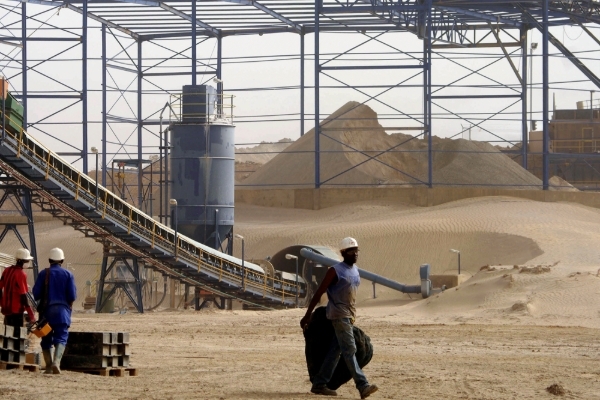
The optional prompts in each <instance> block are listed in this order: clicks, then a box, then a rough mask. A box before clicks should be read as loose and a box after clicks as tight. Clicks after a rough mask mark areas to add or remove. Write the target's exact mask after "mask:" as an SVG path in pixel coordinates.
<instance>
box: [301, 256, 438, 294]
mask: <svg viewBox="0 0 600 400" xmlns="http://www.w3.org/2000/svg"><path fill="white" fill-rule="evenodd" d="M300 254H301V255H302V257H305V258H307V259H309V260H312V261H314V262H317V263H319V264H323V265H327V266H328V267H331V266H333V265H335V264H337V263H339V260H335V259H333V258H329V257H325V256H323V255H321V254H317V253H315V252H314V251H312V250H311V249H307V248H303V249H301V250H300ZM429 271H430V268H429V264H423V265H421V267H420V270H419V273H420V276H421V285H405V284H402V283H400V282H396V281H393V280H391V279H388V278H385V277H383V276H381V275H377V274H374V273H373V272H369V271H365V270H364V269H360V268H359V269H358V273H359V274H360V277H361V278H363V279H366V280H369V281H371V282H374V283H377V284H380V285H382V286H385V287H389V288H390V289H394V290H397V291H399V292H402V293H417V294H421V295H422V296H423V298H424V299H426V298H427V297H429V296H430V295H431V294H433V293H434V291H433V290H432V287H431V280H430V279H429ZM444 289H445V288H442V290H444ZM438 291H440V290H436V291H435V292H438Z"/></svg>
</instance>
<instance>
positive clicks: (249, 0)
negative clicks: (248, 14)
mask: <svg viewBox="0 0 600 400" xmlns="http://www.w3.org/2000/svg"><path fill="white" fill-rule="evenodd" d="M222 1H224V2H226V3H235V4H240V5H243V6H251V7H254V8H256V9H258V10H261V11H262V12H264V13H265V14H268V15H270V16H271V17H273V18H275V19H278V20H279V21H281V22H283V23H285V24H287V25H289V26H291V27H292V28H293V29H294V31H295V32H297V33H300V32H302V25H299V24H297V23H295V22H294V21H292V20H291V19H289V18H286V17H284V16H283V15H281V14H279V13H277V12H275V11H273V10H271V9H270V8H268V7H266V6H264V5H263V4H260V3H259V2H257V1H254V0H222Z"/></svg>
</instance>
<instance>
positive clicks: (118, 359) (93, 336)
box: [61, 332, 130, 369]
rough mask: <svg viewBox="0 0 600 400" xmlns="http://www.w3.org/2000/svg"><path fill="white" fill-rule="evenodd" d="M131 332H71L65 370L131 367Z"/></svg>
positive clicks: (66, 352)
mask: <svg viewBox="0 0 600 400" xmlns="http://www.w3.org/2000/svg"><path fill="white" fill-rule="evenodd" d="M129 356H130V350H129V332H112V333H111V332H69V340H68V342H67V347H66V349H65V354H64V356H63V358H62V362H61V367H62V368H63V369H97V368H113V367H117V368H118V367H123V368H127V367H129Z"/></svg>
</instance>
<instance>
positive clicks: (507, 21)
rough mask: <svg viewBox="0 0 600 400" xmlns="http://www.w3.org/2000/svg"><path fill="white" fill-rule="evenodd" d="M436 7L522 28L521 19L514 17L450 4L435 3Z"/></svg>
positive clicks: (440, 9)
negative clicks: (449, 5) (516, 19)
mask: <svg viewBox="0 0 600 400" xmlns="http://www.w3.org/2000/svg"><path fill="white" fill-rule="evenodd" d="M433 8H434V9H436V10H439V11H446V12H451V13H455V14H461V15H464V16H467V17H473V18H477V19H480V20H482V21H488V22H494V23H497V24H498V23H501V24H505V25H509V26H513V27H515V28H521V25H522V23H521V22H519V21H515V20H512V19H507V18H502V17H500V16H498V15H489V14H484V13H480V12H477V11H470V10H465V9H463V8H458V7H448V6H441V5H434V6H433Z"/></svg>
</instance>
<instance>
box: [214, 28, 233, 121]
mask: <svg viewBox="0 0 600 400" xmlns="http://www.w3.org/2000/svg"><path fill="white" fill-rule="evenodd" d="M216 72H217V79H218V80H219V82H217V108H218V113H219V114H220V115H221V114H223V82H222V80H223V77H222V76H223V38H222V37H221V35H219V36H218V37H217V71H216ZM231 112H233V110H231Z"/></svg>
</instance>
